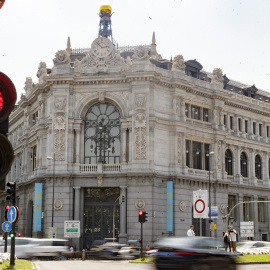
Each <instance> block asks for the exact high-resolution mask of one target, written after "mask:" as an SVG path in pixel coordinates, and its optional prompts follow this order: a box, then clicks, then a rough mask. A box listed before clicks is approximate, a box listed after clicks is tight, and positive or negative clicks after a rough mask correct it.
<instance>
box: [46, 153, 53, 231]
mask: <svg viewBox="0 0 270 270" xmlns="http://www.w3.org/2000/svg"><path fill="white" fill-rule="evenodd" d="M47 159H49V160H53V182H52V184H53V190H52V193H53V194H52V227H53V216H54V176H55V153H54V154H53V157H49V156H48V157H47Z"/></svg>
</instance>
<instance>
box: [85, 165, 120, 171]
mask: <svg viewBox="0 0 270 270" xmlns="http://www.w3.org/2000/svg"><path fill="white" fill-rule="evenodd" d="M99 166H100V168H99ZM100 171H104V172H120V171H121V164H102V165H99V164H80V172H81V173H83V172H100Z"/></svg>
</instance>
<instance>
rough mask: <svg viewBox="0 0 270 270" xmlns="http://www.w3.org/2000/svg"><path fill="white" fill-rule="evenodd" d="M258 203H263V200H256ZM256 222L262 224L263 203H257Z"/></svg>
mask: <svg viewBox="0 0 270 270" xmlns="http://www.w3.org/2000/svg"><path fill="white" fill-rule="evenodd" d="M258 201H262V202H263V201H264V199H263V198H258ZM258 221H259V222H264V221H265V219H264V203H258Z"/></svg>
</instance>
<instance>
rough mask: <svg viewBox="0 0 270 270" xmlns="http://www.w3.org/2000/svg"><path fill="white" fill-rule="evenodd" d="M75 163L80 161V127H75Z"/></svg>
mask: <svg viewBox="0 0 270 270" xmlns="http://www.w3.org/2000/svg"><path fill="white" fill-rule="evenodd" d="M75 131H76V153H75V156H76V163H80V144H81V129H80V128H76V129H75Z"/></svg>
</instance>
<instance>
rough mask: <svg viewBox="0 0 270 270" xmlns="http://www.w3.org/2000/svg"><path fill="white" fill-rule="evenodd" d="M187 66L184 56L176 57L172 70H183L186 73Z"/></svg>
mask: <svg viewBox="0 0 270 270" xmlns="http://www.w3.org/2000/svg"><path fill="white" fill-rule="evenodd" d="M185 68H186V65H185V60H184V58H183V56H182V55H176V56H175V57H174V59H173V66H172V70H182V71H185Z"/></svg>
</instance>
